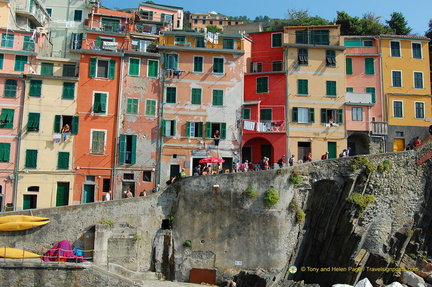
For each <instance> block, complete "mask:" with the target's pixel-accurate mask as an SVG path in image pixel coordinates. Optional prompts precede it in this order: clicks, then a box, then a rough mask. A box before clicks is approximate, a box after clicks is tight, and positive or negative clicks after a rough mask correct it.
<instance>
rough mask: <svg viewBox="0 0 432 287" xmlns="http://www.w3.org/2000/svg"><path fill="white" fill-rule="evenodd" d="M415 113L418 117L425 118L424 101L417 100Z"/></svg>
mask: <svg viewBox="0 0 432 287" xmlns="http://www.w3.org/2000/svg"><path fill="white" fill-rule="evenodd" d="M415 115H416V119H424V117H425V114H424V103H423V102H415Z"/></svg>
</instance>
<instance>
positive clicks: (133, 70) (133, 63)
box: [129, 58, 141, 76]
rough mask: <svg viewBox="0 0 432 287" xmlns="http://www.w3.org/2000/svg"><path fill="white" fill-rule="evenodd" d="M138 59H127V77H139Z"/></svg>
mask: <svg viewBox="0 0 432 287" xmlns="http://www.w3.org/2000/svg"><path fill="white" fill-rule="evenodd" d="M140 62H141V61H140V59H138V58H129V75H131V76H139V74H140Z"/></svg>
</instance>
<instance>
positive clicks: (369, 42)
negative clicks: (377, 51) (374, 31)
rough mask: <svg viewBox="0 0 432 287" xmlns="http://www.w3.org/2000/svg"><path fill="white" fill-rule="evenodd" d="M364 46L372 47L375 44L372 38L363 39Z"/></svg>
mask: <svg viewBox="0 0 432 287" xmlns="http://www.w3.org/2000/svg"><path fill="white" fill-rule="evenodd" d="M363 46H364V47H372V46H373V42H372V41H371V40H364V41H363Z"/></svg>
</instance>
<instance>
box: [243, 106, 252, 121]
mask: <svg viewBox="0 0 432 287" xmlns="http://www.w3.org/2000/svg"><path fill="white" fill-rule="evenodd" d="M250 118H251V109H246V108H243V119H244V120H250Z"/></svg>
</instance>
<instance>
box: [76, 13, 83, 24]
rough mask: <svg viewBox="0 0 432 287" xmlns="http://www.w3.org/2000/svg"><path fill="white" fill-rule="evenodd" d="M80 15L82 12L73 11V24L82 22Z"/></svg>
mask: <svg viewBox="0 0 432 287" xmlns="http://www.w3.org/2000/svg"><path fill="white" fill-rule="evenodd" d="M82 15H83V11H82V10H75V11H74V21H75V22H81V21H82Z"/></svg>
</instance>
